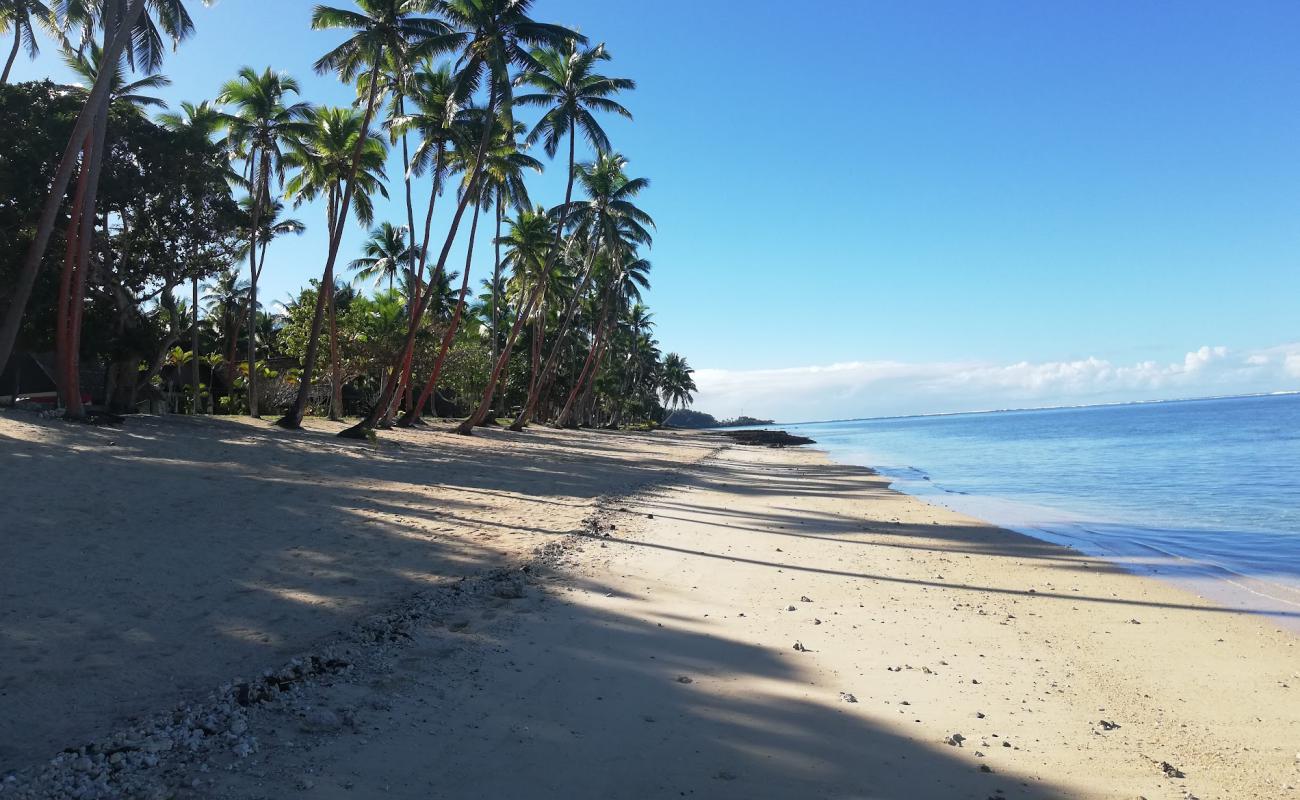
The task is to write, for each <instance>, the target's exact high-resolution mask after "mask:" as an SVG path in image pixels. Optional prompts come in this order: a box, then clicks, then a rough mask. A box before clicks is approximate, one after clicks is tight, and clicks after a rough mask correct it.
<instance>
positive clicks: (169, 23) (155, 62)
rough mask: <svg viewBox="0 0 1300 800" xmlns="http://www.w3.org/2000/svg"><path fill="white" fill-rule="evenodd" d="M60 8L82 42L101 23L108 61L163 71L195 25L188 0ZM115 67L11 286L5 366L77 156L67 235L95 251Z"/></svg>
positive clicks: (60, 171)
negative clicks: (166, 57) (165, 59)
mask: <svg viewBox="0 0 1300 800" xmlns="http://www.w3.org/2000/svg"><path fill="white" fill-rule="evenodd" d="M61 11H62V15H63V20H62V22H63V26H64V27H65V28H66V29H68V30H69V31H71V30H72V29H79V30H80V39H81V41H82V43H83V44H85V43H89V42H90V41H92V40H93V39H94V32H95V30H96V29H97V28H98V29H100V30H102V33H103V39H102V43H101V45H100V47H101V50H102V53H103V55H102V57H101V60H102V61H103V62H104V63H108V64H116V63H118V59H119V58H121V56H122V54H123V53H124V52H125V53H126V55H127V62H128V63H129V64H130V65H131V66H132V67H133V68H136V67H138V68H140V69H142V70H143V71H144V72H145V73H154V72H157V71H158V69H159V68H160V67H161V66H162V54H163V52H164V43H163V38H164V36H165V37H166V38H168V39H170V40H171V43H172V46H173V47H175V46H176V45H178V44H179V43H180V42H181V41H182V40H184V39H186V38H188V37H189V36H190V34H192V33H193V32H194V23H193V22H192V21H191V20H190V16H189V14H188V13H187V12H186V10H185V5H184V3H183V2H182V0H139V1H138V2H133V3H129V4H125V5H123V4H122V3H121V1H120V0H66V2H65V3H63V5H62V7H61ZM105 11H107V12H108V13H104V12H105ZM146 12H147V13H146ZM155 20H156V21H155ZM112 74H113V73H112V71H111V70H103V71H101V73H100V74H99V75H97V77H96V80H95V83H94V84H93V86H92V87H91V89H90V91H89V92H88V93H87V95H86V101H85V103H84V104H83V105H82V107H81V110H80V111H79V112H78V114H77V118H76V120H75V121H74V122H73V124H72V132H71V134H70V135H69V137H68V143H67V146H66V147H65V148H64V150H63V154H62V156H61V157H60V158H59V162H58V165H57V166H56V167H55V169H54V174H53V176H52V178H51V180H50V188H49V194H47V195H46V197H45V201H44V202H43V203H42V205H41V211H40V214H39V216H38V218H37V222H36V226H35V235H34V236H33V237H32V241H31V244H30V245H29V246H28V248H27V253H26V255H25V256H24V257H23V261H22V265H21V267H20V268H19V270H18V277H17V280H15V281H14V283H13V285H12V286H11V287H10V291H9V308H8V310H7V311H6V312H5V317H4V321H3V323H0V370H3V369H4V367H5V364H6V363H7V362H8V361H9V354H10V353H11V352H12V351H13V345H14V340H15V339H16V338H17V336H18V327H19V325H20V323H21V322H22V317H23V314H24V312H25V311H26V309H27V301H28V299H29V298H30V297H31V292H32V286H33V285H34V284H35V282H36V274H37V272H38V271H39V269H40V266H41V262H42V260H43V259H44V257H45V251H46V248H47V247H48V246H49V243H50V236H51V235H52V234H53V232H54V225H55V223H56V221H57V220H58V218H59V213H60V209H61V207H62V205H63V200H64V197H65V196H66V194H67V192H68V185H69V183H70V182H71V180H72V173H73V172H74V171H75V170H77V166H78V163H80V165H81V176H82V177H79V178H78V180H77V183H78V188H77V193H76V194H77V197H78V198H79V200H78V201H75V202H74V203H73V207H74V208H73V214H72V217H71V219H70V222H69V231H72V232H73V233H74V235H73V236H70V237H68V238H69V239H70V240H75V241H76V247H78V248H79V249H80V252H79V253H78V254H77V258H78V259H79V260H80V261H81V262H82V263H83V264H84V263H85V261H86V260H87V259H88V258H89V248H90V238H91V236H90V233H91V230H92V228H93V225H94V219H95V200H96V196H97V194H98V191H99V174H100V171H101V162H102V160H103V158H102V157H103V152H104V136H105V128H106V125H107V114H108V103H107V101H108V90H109V81H110V78H111V76H112ZM79 157H80V162H79V161H78V159H79ZM81 234H84V235H81ZM72 372H73V373H74V374H73V375H71V376H70V377H68V376H65V378H67V380H68V384H66V385H73V384H74V382H75V381H76V376H75V369H74V370H72ZM74 394H76V395H77V396H76V397H75V399H74V401H73V404H72V407H70V408H69V411H70V412H71V413H72V414H73V415H77V414H80V412H81V400H80V396H79V395H80V392H79V391H77V392H75V393H74Z"/></svg>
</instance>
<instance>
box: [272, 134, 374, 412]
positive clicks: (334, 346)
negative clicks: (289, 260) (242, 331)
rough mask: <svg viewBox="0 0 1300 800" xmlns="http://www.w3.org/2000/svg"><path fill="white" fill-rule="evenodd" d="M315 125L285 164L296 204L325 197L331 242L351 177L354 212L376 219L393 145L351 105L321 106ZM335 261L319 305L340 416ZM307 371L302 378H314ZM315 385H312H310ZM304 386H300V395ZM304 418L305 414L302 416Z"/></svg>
mask: <svg viewBox="0 0 1300 800" xmlns="http://www.w3.org/2000/svg"><path fill="white" fill-rule="evenodd" d="M310 122H311V129H310V131H309V133H308V134H307V135H306V136H304V137H303V138H301V139H300V140H299V141H297V142H294V143H293V144H292V149H291V150H290V152H289V153H288V154H287V155H286V156H285V163H286V164H288V165H289V166H291V167H294V168H296V169H297V170H298V172H297V174H295V175H294V176H293V177H292V178H290V179H289V182H288V183H287V184H286V185H285V190H286V192H287V194H288V195H289V197H291V198H293V199H294V203H295V205H300V204H302V203H303V202H307V201H310V200H314V199H316V198H324V199H325V216H326V223H327V225H328V228H327V229H328V230H329V231H330V237H331V246H334V244H335V243H334V242H333V238H334V237H335V236H336V235H339V236H341V235H342V231H343V222H344V221H345V220H346V212H345V211H344V209H342V208H341V207H340V206H341V198H342V196H343V194H344V193H345V189H344V183H345V182H347V183H348V184H349V187H350V188H351V191H352V200H353V202H352V204H351V206H352V207H351V213H352V216H353V217H354V218H355V219H356V220H357V221H358V222H360V223H361V224H362V225H366V226H368V225H370V224H371V222H373V221H374V201H373V198H372V196H373V195H374V194H376V193H378V194H380V195H382V196H384V197H387V196H388V190H387V188H385V186H384V181H385V179H386V178H387V173H385V171H384V162H385V160H386V159H387V154H388V150H387V148H386V147H385V146H384V142H383V140H382V139H381V138H379V136H377V135H375V134H374V133H372V132H370V131H369V129H368V128H367V129H364V130H365V135H364V136H363V134H362V132H363V128H362V118H361V115H360V114H359V113H357V112H356V111H355V110H353V109H350V108H319V109H315V110H314V111H313V112H312V113H311V116H310ZM334 285H335V281H334V269H333V263H328V262H327V265H326V271H325V276H324V279H323V280H322V281H321V286H323V287H325V288H324V289H323V290H322V291H319V292H317V298H316V304H317V308H321V307H322V306H323V307H324V309H325V314H326V317H327V319H328V322H329V339H330V383H331V385H332V387H333V392H332V395H331V396H332V400H333V402H332V403H331V406H330V415H331V417H335V416H337V415H338V413H339V411H340V410H341V408H342V396H341V393H342V389H343V386H342V377H341V372H340V367H339V352H338V325H337V320H336V318H337V314H338V311H337V303H336V301H335V291H334ZM319 325H320V321H319V320H317V319H316V318H315V317H313V327H314V328H316V335H317V336H319V333H320V331H319ZM308 350H309V353H310V356H311V361H312V362H313V363H314V362H315V359H316V350H315V348H314V347H312V346H311V343H310V341H309V343H308ZM309 378H310V375H304V376H303V380H304V381H307V380H309ZM307 385H308V386H309V387H310V384H307ZM301 390H302V386H301V385H300V386H299V394H300V395H301V393H302V392H301ZM300 421H301V418H300Z"/></svg>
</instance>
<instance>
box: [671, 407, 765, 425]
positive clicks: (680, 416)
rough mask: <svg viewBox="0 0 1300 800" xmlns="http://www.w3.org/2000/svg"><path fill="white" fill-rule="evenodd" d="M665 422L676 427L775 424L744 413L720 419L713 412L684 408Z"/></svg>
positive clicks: (675, 412)
mask: <svg viewBox="0 0 1300 800" xmlns="http://www.w3.org/2000/svg"><path fill="white" fill-rule="evenodd" d="M664 424H665V425H670V426H672V427H674V428H745V427H750V426H753V425H773V424H775V423H774V422H773V421H772V420H770V419H758V418H757V417H747V416H745V415H744V414H741V415H740V416H738V417H736V418H735V419H724V420H719V419H718V418H717V417H715V416H713V415H712V414H708V413H705V412H703V411H692V410H691V409H689V408H683V409H680V410H678V411H674V412H673V413H672V414H670V415H669V416H668V418H667V419H666V420H664Z"/></svg>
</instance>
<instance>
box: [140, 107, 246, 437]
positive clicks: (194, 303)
mask: <svg viewBox="0 0 1300 800" xmlns="http://www.w3.org/2000/svg"><path fill="white" fill-rule="evenodd" d="M224 118H225V115H224V114H222V112H221V110H220V109H219V108H217V107H216V106H215V105H214V104H212V103H210V102H209V101H207V100H204V101H203V102H201V103H198V104H197V105H196V104H194V103H191V102H189V101H184V102H182V103H181V111H180V113H176V112H167V113H164V114H159V115H158V121H159V122H160V123H162V125H163V126H164V127H166V128H167V129H168V130H171V131H175V132H176V133H180V134H183V135H187V136H192V137H194V138H196V139H198V140H200V141H203V142H210V141H211V140H212V137H213V136H215V135H216V134H217V132H218V131H220V130H221V129H222V125H223V121H224ZM229 177H230V178H232V179H233V180H235V181H238V179H239V175H238V174H236V173H234V172H231V173H229ZM190 292H191V298H190V308H191V309H192V310H193V320H192V323H193V324H192V325H191V327H190V352H191V353H193V357H192V358H191V359H190V362H189V363H190V383H191V385H192V386H193V387H194V396H193V407H192V408H191V409H190V411H191V413H193V414H202V413H203V393H202V391H201V390H200V385H201V383H200V372H199V367H200V366H201V362H202V354H201V353H200V352H199V351H200V348H199V277H198V276H197V275H195V276H194V277H193V278H191V279H190Z"/></svg>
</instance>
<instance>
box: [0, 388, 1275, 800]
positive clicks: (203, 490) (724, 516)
mask: <svg viewBox="0 0 1300 800" xmlns="http://www.w3.org/2000/svg"><path fill="white" fill-rule="evenodd" d="M331 430H332V428H331V427H330V426H329V425H327V424H325V423H313V424H312V429H311V430H310V431H308V432H306V433H302V434H288V433H282V432H279V431H276V430H274V429H271V428H269V427H267V426H264V425H263V424H261V423H256V422H251V421H235V420H194V419H178V418H162V419H160V418H133V419H131V420H129V421H128V422H127V423H126V424H125V425H124V426H122V427H121V428H116V429H114V428H90V427H85V426H68V425H63V424H59V423H54V422H48V421H44V420H40V419H39V418H36V417H34V416H31V415H28V414H21V413H0V502H2V503H3V507H4V508H5V514H4V519H5V535H4V536H3V537H0V597H3V601H4V602H3V607H2V608H0V639H2V640H3V647H4V650H5V652H6V654H7V655H8V656H9V657H7V658H4V659H2V660H0V775H4V774H7V773H10V772H11V771H13V772H14V774H12V775H10V777H9V778H7V779H6V780H5V781H0V797H43V796H61V795H60V794H58V793H59V792H64V793H65V794H66V796H72V795H71V792H73V791H74V790H76V789H77V787H81V789H82V790H85V791H90V790H88V789H86V787H94V791H99V792H102V793H103V795H102V796H114V795H113V793H114V792H116V793H117V796H140V797H195V798H198V797H216V798H232V800H233V799H234V798H249V799H250V800H251V798H281V797H287V796H303V797H321V798H342V797H377V796H388V797H402V798H407V797H409V798H430V797H434V798H459V797H495V796H519V797H543V798H545V797H555V798H560V797H601V798H640V797H735V798H754V797H772V798H782V797H819V798H976V799H977V800H984V798H1049V797H1052V798H1056V797H1061V798H1065V797H1070V798H1074V797H1085V798H1113V797H1127V798H1136V797H1146V798H1188V797H1199V798H1203V799H1205V798H1213V797H1231V798H1249V797H1253V798H1279V797H1283V798H1284V797H1288V796H1300V792H1297V790H1295V788H1294V787H1295V786H1297V785H1300V699H1297V694H1296V693H1297V692H1300V651H1298V650H1297V648H1296V642H1297V638H1296V637H1295V635H1294V634H1291V633H1288V632H1285V631H1283V630H1281V629H1280V628H1279V625H1278V623H1277V621H1276V620H1275V619H1273V618H1267V617H1262V616H1257V615H1251V614H1248V613H1243V612H1240V611H1236V610H1226V609H1224V608H1221V607H1219V606H1216V605H1215V604H1213V603H1211V602H1209V601H1207V600H1204V599H1201V598H1199V597H1197V596H1195V595H1193V594H1190V593H1188V592H1186V591H1184V590H1182V589H1179V588H1176V587H1174V586H1171V585H1166V584H1164V583H1161V582H1159V581H1156V580H1153V579H1150V578H1146V577H1139V576H1135V575H1132V574H1128V573H1125V572H1123V571H1120V570H1118V569H1116V568H1114V567H1112V566H1111V565H1109V564H1107V563H1106V562H1104V561H1099V560H1096V559H1092V558H1088V557H1084V556H1082V555H1079V554H1078V553H1076V552H1074V551H1071V550H1068V549H1065V548H1061V547H1058V546H1055V545H1051V544H1048V543H1044V542H1039V541H1036V540H1033V539H1029V538H1026V537H1023V536H1020V535H1017V534H1013V533H1009V532H1005V531H1002V530H999V529H996V528H994V527H991V526H989V525H986V524H983V523H981V522H979V521H976V520H973V519H969V518H965V517H962V516H960V515H957V514H955V513H953V512H950V511H947V510H945V509H942V508H938V507H935V506H931V505H928V504H926V503H924V502H921V501H920V500H917V499H915V498H911V497H908V496H905V495H902V494H899V493H896V492H893V491H891V490H890V489H889V488H888V485H887V483H886V482H885V480H884V479H882V478H880V477H878V476H875V475H873V474H872V473H870V471H868V470H864V469H860V468H854V467H847V466H841V465H836V464H833V463H831V462H830V461H829V460H828V459H827V458H826V456H825V455H824V454H822V453H820V452H818V451H816V450H814V449H803V448H786V449H769V448H758V447H741V446H733V445H726V444H724V443H723V442H721V441H720V440H718V439H716V438H713V437H706V436H702V435H695V434H678V433H658V434H631V433H595V432H582V433H571V432H557V431H552V430H548V429H532V430H530V431H528V432H527V433H525V434H509V433H506V432H503V431H499V430H489V431H485V432H484V434H483V435H481V436H476V437H474V438H472V439H465V438H462V437H457V436H453V435H449V434H447V433H446V432H445V431H444V430H442V429H441V428H440V427H437V426H435V427H433V428H430V429H427V430H417V431H411V432H400V433H388V432H385V433H382V434H381V435H380V441H379V442H378V443H377V444H350V443H349V444H343V443H340V442H339V441H338V440H336V439H333V438H331V437H330V436H329V435H328V434H329V433H330V432H331ZM74 454H75V457H73V456H74ZM91 743H94V744H93V746H92V747H86V745H90V744H91ZM65 748H72V751H71V752H65V753H62V754H61V755H57V754H60V752H61V751H63V750H64V749H65ZM77 748H81V749H77ZM56 755H57V757H56ZM51 759H53V762H54V763H51ZM86 796H96V795H94V794H88V795H86Z"/></svg>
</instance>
